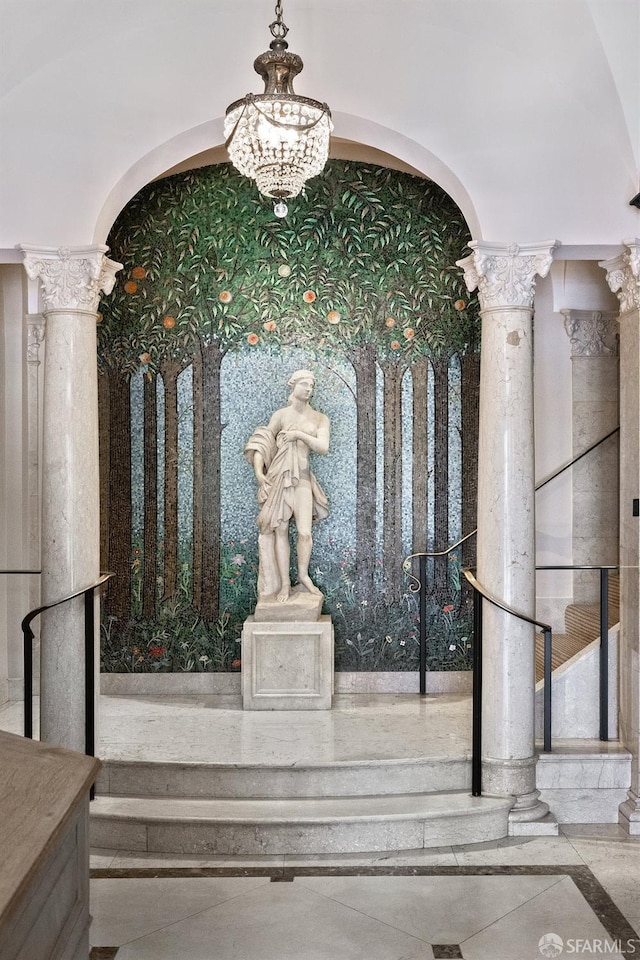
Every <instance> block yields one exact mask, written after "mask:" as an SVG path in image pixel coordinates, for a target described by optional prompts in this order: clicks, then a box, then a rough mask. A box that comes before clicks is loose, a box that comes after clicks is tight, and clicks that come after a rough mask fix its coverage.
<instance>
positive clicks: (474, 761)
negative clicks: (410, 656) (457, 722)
mask: <svg viewBox="0 0 640 960" xmlns="http://www.w3.org/2000/svg"><path fill="white" fill-rule="evenodd" d="M462 572H463V574H464V576H465V578H466V580H467V581H468V583H469V585H470V586H471V588H472V589H473V696H472V708H471V709H472V725H473V726H472V737H471V743H472V746H471V793H472V795H473V796H474V797H479V796H481V794H482V601H483V600H487V601H488V602H489V603H491V604H493V606H494V607H498V609H499V610H503V611H504V612H505V613H509V614H511V615H512V616H514V617H517V618H518V620H523V621H524V622H525V623H530V624H531V625H532V626H534V627H539V628H540V629H541V630H542V632H543V634H544V672H545V687H544V707H543V710H544V750H545V753H550V752H551V626H550V625H549V624H548V623H543V622H542V621H541V620H536V619H535V618H534V617H530V616H529V615H528V614H526V613H522V612H521V611H520V610H516V609H515V608H514V607H510V606H509V605H508V604H506V603H504V602H503V601H502V600H499V599H498V598H497V597H494V596H493V594H491V593H489V591H488V590H487V589H486V587H483V586H482V584H481V583H480V582H479V581H478V580H476V578H475V576H474V574H473V572H472V571H471V570H469V569H465V570H463V571H462ZM547 676H548V678H549V683H547V682H546V679H547Z"/></svg>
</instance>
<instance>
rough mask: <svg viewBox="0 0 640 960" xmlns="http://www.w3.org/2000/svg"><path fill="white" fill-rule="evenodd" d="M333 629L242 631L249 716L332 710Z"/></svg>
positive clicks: (294, 626)
mask: <svg viewBox="0 0 640 960" xmlns="http://www.w3.org/2000/svg"><path fill="white" fill-rule="evenodd" d="M333 650H334V647H333V626H332V623H331V617H327V616H324V617H320V619H319V620H317V621H303V622H298V623H292V622H287V621H280V622H278V621H270V622H265V621H256V619H255V618H254V617H248V618H247V619H246V621H245V624H244V628H243V630H242V707H243V709H244V710H330V709H331V698H332V694H333V669H334V656H333Z"/></svg>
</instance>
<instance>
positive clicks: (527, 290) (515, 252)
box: [457, 240, 558, 310]
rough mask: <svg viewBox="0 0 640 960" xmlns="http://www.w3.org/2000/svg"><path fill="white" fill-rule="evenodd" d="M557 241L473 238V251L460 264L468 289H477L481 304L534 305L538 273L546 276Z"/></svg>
mask: <svg viewBox="0 0 640 960" xmlns="http://www.w3.org/2000/svg"><path fill="white" fill-rule="evenodd" d="M557 245H558V244H557V241H555V240H545V241H543V242H542V243H525V244H518V243H509V244H506V243H485V242H484V241H482V240H472V241H471V242H470V243H469V244H468V246H469V247H471V249H472V251H473V252H472V253H471V254H470V255H469V256H468V257H465V259H464V260H458V261H457V266H459V267H461V268H462V270H463V271H464V279H465V283H466V285H467V289H468V290H469V292H472V291H473V290H475V289H476V287H477V288H478V296H479V298H480V307H481V309H482V310H491V309H493V308H495V307H524V308H527V309H531V308H532V307H533V296H534V293H535V278H536V276H541V277H546V275H547V273H548V272H549V268H550V267H551V264H552V262H553V251H554V250H555V249H556V247H557Z"/></svg>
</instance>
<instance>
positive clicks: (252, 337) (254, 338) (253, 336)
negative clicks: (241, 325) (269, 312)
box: [247, 333, 260, 347]
mask: <svg viewBox="0 0 640 960" xmlns="http://www.w3.org/2000/svg"><path fill="white" fill-rule="evenodd" d="M259 339H260V337H259V336H258V334H257V333H248V334H247V343H250V344H251V346H252V347H255V345H256V343H257V342H258V340H259Z"/></svg>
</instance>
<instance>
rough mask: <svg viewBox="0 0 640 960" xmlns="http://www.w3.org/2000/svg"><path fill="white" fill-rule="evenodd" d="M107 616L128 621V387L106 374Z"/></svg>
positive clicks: (123, 377) (120, 376)
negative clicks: (107, 425)
mask: <svg viewBox="0 0 640 960" xmlns="http://www.w3.org/2000/svg"><path fill="white" fill-rule="evenodd" d="M108 376H109V557H108V568H109V570H112V571H113V572H114V573H115V574H116V576H115V577H114V578H113V580H112V581H111V582H110V584H109V591H108V609H109V614H110V615H111V616H113V617H116V618H117V621H118V624H119V625H120V626H122V625H123V624H125V623H127V622H128V621H129V620H130V619H131V393H130V390H131V384H130V380H129V377H128V376H127V375H126V374H122V373H120V372H119V371H118V370H110V371H109V374H108Z"/></svg>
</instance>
